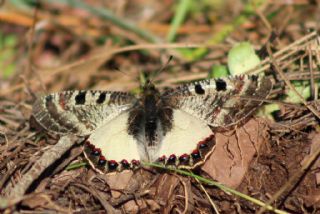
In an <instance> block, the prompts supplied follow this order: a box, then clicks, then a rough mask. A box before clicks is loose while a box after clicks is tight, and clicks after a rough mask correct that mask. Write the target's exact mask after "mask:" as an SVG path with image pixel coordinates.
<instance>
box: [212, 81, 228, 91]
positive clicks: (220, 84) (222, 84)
mask: <svg viewBox="0 0 320 214" xmlns="http://www.w3.org/2000/svg"><path fill="white" fill-rule="evenodd" d="M215 81H216V90H217V91H225V90H226V89H227V83H226V82H225V81H224V80H223V79H216V80H215Z"/></svg>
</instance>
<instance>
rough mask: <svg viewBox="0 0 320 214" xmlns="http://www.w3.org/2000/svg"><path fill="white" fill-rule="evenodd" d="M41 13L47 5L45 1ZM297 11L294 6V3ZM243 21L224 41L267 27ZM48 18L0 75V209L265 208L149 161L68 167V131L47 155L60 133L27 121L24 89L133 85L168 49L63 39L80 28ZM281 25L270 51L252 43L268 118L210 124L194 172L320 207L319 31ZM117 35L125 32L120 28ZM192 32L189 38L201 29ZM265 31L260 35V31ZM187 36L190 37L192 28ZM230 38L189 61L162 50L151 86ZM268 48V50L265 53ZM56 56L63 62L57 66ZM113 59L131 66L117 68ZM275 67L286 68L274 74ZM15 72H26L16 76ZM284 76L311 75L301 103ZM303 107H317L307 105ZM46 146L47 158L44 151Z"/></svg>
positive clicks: (290, 207) (304, 208) (292, 206)
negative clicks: (103, 169) (101, 170)
mask: <svg viewBox="0 0 320 214" xmlns="http://www.w3.org/2000/svg"><path fill="white" fill-rule="evenodd" d="M62 8H63V9H64V10H65V8H64V7H62ZM278 8H279V6H278ZM60 9H61V8H60ZM118 9H119V8H118ZM122 9H124V8H122ZM276 9H277V7H276V6H274V5H269V7H267V9H265V11H264V13H272V12H275V11H276ZM120 11H121V9H120ZM41 13H44V14H46V12H44V11H41ZM234 13H237V12H236V11H234ZM295 13H296V14H301V11H299V10H297V11H295ZM160 14H161V13H160ZM46 15H50V14H46ZM286 15H288V14H285V11H284V12H283V13H281V12H279V14H278V17H285V16H286ZM162 18H164V17H162ZM278 19H279V20H280V19H281V18H278ZM291 19H293V18H291ZM279 20H277V21H278V22H280V21H279ZM94 21H95V22H94V25H95V26H98V27H97V28H95V29H94V30H93V31H90V33H92V34H93V35H99V34H101V32H99V30H97V29H100V30H101V28H99V27H101V26H104V24H103V23H102V22H101V20H99V19H95V20H94ZM247 21H248V22H249V23H248V24H247V25H244V26H243V32H241V31H235V32H233V34H231V36H230V37H229V39H230V38H231V43H232V39H234V38H236V39H237V40H238V41H242V40H245V38H246V39H248V38H259V37H262V36H261V35H265V32H264V29H265V28H263V27H261V26H258V25H257V24H256V23H254V22H252V21H250V20H247ZM277 21H275V23H273V24H276V22H277ZM150 23H152V22H150ZM190 24H192V23H190ZM250 24H251V25H250ZM260 24H261V23H260ZM76 25H79V24H76ZM311 25H312V23H311ZM190 26H191V25H190ZM47 27H49V28H52V29H54V31H56V33H53V34H54V36H53V35H52V32H53V31H51V34H50V33H46V34H40V35H39V36H40V37H39V39H40V42H39V43H38V45H39V46H38V49H35V53H36V54H37V55H36V56H37V58H36V59H35V61H34V63H35V65H36V66H33V67H32V69H31V70H29V71H24V72H20V74H18V73H17V74H12V75H13V76H12V77H11V78H8V79H3V80H2V79H0V83H1V89H3V90H2V92H0V94H1V97H0V106H1V107H0V143H1V144H0V151H1V153H0V160H1V161H0V191H1V197H0V209H2V210H4V212H14V211H19V212H40V211H42V212H49V211H56V212H59V213H70V212H107V213H126V212H127V213H128V212H130V213H140V212H141V213H150V212H163V213H180V212H181V213H183V212H184V213H192V212H194V213H212V212H214V210H215V209H214V208H213V207H212V203H211V202H213V203H214V204H215V205H216V206H217V209H218V210H219V211H220V212H224V213H230V212H244V213H257V212H260V213H262V212H263V211H264V210H263V208H261V207H259V206H257V205H254V204H252V203H251V202H249V201H246V200H244V199H240V198H239V197H237V196H234V195H230V194H228V193H225V192H223V191H221V190H219V189H217V188H215V187H212V186H209V185H206V184H203V187H204V188H201V186H200V184H199V183H198V182H197V181H195V179H193V178H192V177H188V176H181V175H179V174H176V173H174V172H172V171H165V170H156V169H153V168H149V167H147V168H143V169H139V170H137V171H135V172H123V173H119V174H111V175H99V174H97V173H96V172H94V171H93V170H92V169H91V168H90V167H89V166H87V167H81V168H78V169H75V170H72V171H67V170H66V166H67V165H69V164H70V163H73V164H74V163H81V162H84V161H85V159H84V157H83V155H82V153H81V145H80V144H78V143H77V141H76V140H72V142H71V143H70V144H66V143H63V145H64V146H63V147H62V148H61V150H59V151H60V153H63V154H61V155H60V156H59V155H56V157H55V156H53V154H55V153H54V152H53V153H50V152H51V151H52V150H55V149H57V147H56V145H57V144H59V142H60V143H61V139H60V140H58V138H57V137H56V136H48V135H44V134H43V132H39V133H36V132H35V130H34V129H30V125H29V117H30V113H31V104H32V99H33V98H32V93H33V94H35V93H36V94H37V95H38V94H39V92H41V93H47V91H46V92H44V91H39V89H40V88H41V85H43V86H45V88H46V90H48V91H62V90H66V89H75V88H77V89H79V88H81V89H89V88H100V89H112V88H116V89H117V90H133V89H134V88H136V87H137V86H138V82H137V78H136V76H138V75H139V72H141V70H144V71H149V72H152V70H155V69H156V68H157V66H154V64H159V66H158V67H161V66H160V65H161V64H164V63H163V61H161V59H157V57H158V58H160V57H159V56H167V55H168V54H164V55H161V54H160V53H159V50H157V48H159V49H160V48H161V47H164V49H166V48H165V46H161V44H159V45H158V47H157V48H153V49H151V48H149V49H148V45H143V44H142V43H141V40H140V39H141V38H139V36H137V35H133V34H132V32H130V34H131V35H128V38H130V39H131V40H133V41H134V42H135V43H137V44H140V46H137V47H135V48H136V49H134V47H133V50H136V51H121V48H120V46H121V45H124V43H123V42H122V44H117V43H114V42H112V41H111V42H109V43H108V44H105V45H106V46H105V47H99V46H96V45H95V44H94V43H93V42H92V41H85V40H72V39H71V40H70V38H74V36H75V35H81V34H79V31H78V30H73V29H72V28H71V29H68V30H67V31H66V32H64V33H61V32H60V30H61V29H59V25H56V24H54V23H50V24H49V25H48V26H47ZM115 28H116V27H115V26H112V27H110V31H111V32H119V31H117V30H116V29H115ZM200 28H201V26H199V29H200ZM246 28H248V29H246ZM250 28H255V32H250ZM287 28H288V29H295V30H291V31H289V30H288V31H285V32H284V34H285V35H286V36H281V37H277V39H276V41H271V39H270V42H269V44H271V50H272V53H270V52H268V50H267V48H264V47H266V46H263V45H262V44H264V43H262V42H259V43H258V44H259V45H260V46H261V47H262V48H261V49H260V52H259V53H260V54H261V56H263V55H264V56H265V57H264V58H263V61H262V62H261V64H260V65H259V66H258V67H256V68H254V69H252V70H251V71H250V72H249V73H259V72H265V74H266V75H268V76H269V77H270V78H271V79H272V80H273V82H274V90H273V92H272V95H271V97H270V99H269V100H266V101H267V103H272V104H277V105H278V107H279V110H278V111H276V112H273V114H272V117H271V118H273V121H272V120H270V119H269V120H267V119H261V118H257V117H255V118H252V119H250V120H249V121H247V123H245V124H243V126H239V127H236V128H235V129H234V130H231V131H230V132H226V133H216V142H217V146H216V148H215V151H214V153H213V154H212V155H211V156H210V158H209V159H208V160H207V161H206V163H205V164H204V165H203V166H202V167H201V168H199V169H197V170H195V171H194V173H197V174H199V175H202V176H204V177H207V178H210V179H214V180H217V181H219V182H220V183H223V184H225V185H226V186H229V187H232V188H234V189H236V190H238V191H240V192H242V193H245V194H247V195H250V196H253V197H255V198H257V199H259V200H262V201H264V202H268V203H270V204H271V205H272V206H274V207H277V208H279V209H281V210H284V211H286V212H293V213H302V212H305V213H316V212H319V210H320V207H319V201H320V196H319V195H320V191H319V183H320V175H319V174H320V171H319V168H320V166H319V160H317V159H318V152H319V148H320V147H319V127H318V126H319V118H318V113H317V112H319V101H318V100H317V99H318V88H317V87H318V86H317V84H318V79H319V77H320V73H319V67H320V65H319V64H320V61H319V60H320V57H319V56H320V54H319V53H320V48H319V35H318V34H317V32H312V33H308V34H306V33H301V30H299V29H297V28H299V25H293V24H288V26H287ZM91 30H92V29H91ZM121 30H122V32H127V31H126V30H123V29H121ZM85 31H86V30H85V29H84V30H83V31H82V32H85ZM57 32H59V34H58V33H57ZM88 32H89V31H88ZM244 32H246V33H248V35H246V33H244ZM178 33H179V30H178ZM209 33H210V31H209ZM182 34H185V33H182ZM119 35H121V36H125V33H122V34H119ZM197 36H198V38H196V40H197V41H200V40H201V39H199V38H201V37H203V35H197ZM207 38H208V37H207ZM263 38H264V39H265V40H264V41H267V40H266V38H268V37H266V36H264V37H263ZM189 39H190V40H189V41H192V37H190V38H189ZM253 40H254V41H255V40H257V41H260V40H259V39H253ZM48 43H51V45H53V46H56V47H59V48H60V50H59V52H60V53H63V54H62V55H61V56H62V57H61V56H60V55H58V54H56V53H55V52H54V49H50V48H48ZM70 43H71V45H70ZM267 43H268V42H265V44H267ZM119 45H120V46H119ZM184 45H185V44H184ZM49 47H50V46H49ZM222 47H223V48H222ZM228 47H231V46H230V44H223V45H222V46H210V45H208V46H207V47H206V48H208V50H209V54H208V55H207V57H208V59H205V60H199V61H196V60H195V61H194V62H192V63H190V62H188V61H186V60H184V59H183V57H181V55H180V54H179V53H177V52H175V51H171V50H167V52H170V54H174V56H175V57H176V59H177V60H175V61H173V62H172V64H171V65H169V67H168V68H167V70H168V71H170V72H161V73H160V74H159V75H158V77H157V79H156V80H157V81H159V86H160V87H161V86H162V87H163V86H165V87H171V86H174V85H175V84H177V83H178V82H184V81H188V80H193V79H195V78H194V77H198V78H203V77H206V76H207V72H208V71H209V70H210V66H211V65H212V64H226V56H227V50H229V49H230V48H228ZM87 50H89V51H87ZM110 50H114V52H111V51H110ZM128 50H130V48H129V49H128ZM142 50H144V51H145V50H149V51H150V53H151V54H150V55H149V56H146V55H144V54H143V53H141V52H142ZM269 50H270V49H269ZM104 52H105V53H104ZM18 53H19V51H18ZM18 53H17V54H18ZM270 54H272V56H273V57H269V56H270ZM95 56H100V57H101V58H94V57H95ZM210 57H212V58H210ZM73 59H80V60H75V61H74V60H73ZM91 59H92V60H91ZM48 60H49V61H51V64H50V63H48V64H49V65H51V66H52V65H56V64H57V65H59V67H58V68H53V69H52V68H50V69H46V68H44V67H43V66H45V64H46V63H44V62H46V61H48ZM57 60H58V61H57ZM59 61H60V62H59ZM208 61H210V63H208ZM73 62H75V63H73ZM29 63H31V62H29ZM61 64H62V65H63V64H64V65H65V64H68V66H66V67H64V68H63V69H61V67H60V65H61ZM275 64H277V66H278V68H276V67H275V66H274V65H275ZM22 65H23V63H22V64H21V65H19V66H22ZM114 68H116V70H120V71H125V73H126V72H128V73H129V75H126V74H122V73H120V72H117V71H116V72H115V70H114ZM59 69H60V70H59ZM279 69H281V70H279ZM45 70H46V71H45ZM281 71H283V73H284V76H281V75H280V74H279V72H281ZM28 72H29V73H28ZM27 74H29V75H27ZM30 74H33V75H30ZM19 75H20V76H19ZM21 75H22V76H24V77H23V78H21ZM283 77H284V78H286V79H287V80H290V81H303V80H308V81H310V89H311V94H312V97H311V95H310V97H307V102H306V103H305V104H301V102H300V103H295V104H292V103H286V102H284V101H283V99H282V97H283V96H286V94H288V92H289V91H290V87H288V85H287V84H286V83H285V81H284V80H283ZM24 78H25V80H26V81H24V80H23V79H24ZM293 84H294V83H293ZM26 85H27V86H26ZM294 86H296V85H294ZM101 87H102V88H101ZM103 87H105V88H103ZM27 88H29V89H27ZM293 94H294V93H293ZM267 105H268V104H266V106H265V107H267ZM310 108H313V109H315V110H316V112H314V111H310ZM269 116H270V115H269ZM268 118H270V117H268ZM67 145H68V146H69V148H67ZM46 155H47V157H48V158H44V157H46ZM39 161H40V162H39ZM41 161H44V162H43V163H41ZM39 164H40V165H39ZM27 178H28V179H27ZM204 190H205V192H206V193H207V194H205V192H204ZM208 196H209V197H210V198H211V200H209V199H208Z"/></svg>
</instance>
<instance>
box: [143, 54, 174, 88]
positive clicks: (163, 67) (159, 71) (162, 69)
mask: <svg viewBox="0 0 320 214" xmlns="http://www.w3.org/2000/svg"><path fill="white" fill-rule="evenodd" d="M172 59H173V56H172V55H170V57H169V59H168V61H167V62H166V64H164V65H163V66H162V67H161V68H160V69H159V70H158V71H156V72H154V74H153V75H152V77H151V78H150V79H149V82H150V83H152V82H153V80H154V78H155V77H156V76H158V75H159V74H160V73H161V72H162V71H164V70H165V69H167V68H168V66H169V63H170V62H171V60H172Z"/></svg>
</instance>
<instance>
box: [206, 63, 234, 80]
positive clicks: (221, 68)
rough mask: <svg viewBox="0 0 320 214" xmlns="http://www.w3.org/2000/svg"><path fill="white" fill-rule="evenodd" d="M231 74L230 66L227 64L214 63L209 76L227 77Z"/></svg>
mask: <svg viewBox="0 0 320 214" xmlns="http://www.w3.org/2000/svg"><path fill="white" fill-rule="evenodd" d="M228 75H229V71H228V68H227V67H226V66H225V65H213V66H212V68H211V71H210V72H209V75H208V77H209V78H219V77H226V76H228Z"/></svg>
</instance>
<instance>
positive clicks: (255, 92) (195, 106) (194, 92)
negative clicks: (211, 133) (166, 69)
mask: <svg viewBox="0 0 320 214" xmlns="http://www.w3.org/2000/svg"><path fill="white" fill-rule="evenodd" d="M271 88H272V83H271V81H270V80H269V79H268V78H266V77H264V76H247V75H243V76H235V77H225V78H218V79H209V80H203V81H199V82H194V83H190V84H185V85H182V86H180V87H178V88H176V89H173V90H169V91H167V92H165V93H164V94H163V99H166V100H168V101H167V102H168V103H170V104H171V105H172V107H173V108H175V109H180V110H183V111H185V112H187V113H189V114H191V115H193V116H194V117H196V118H199V119H201V120H203V121H205V122H206V123H207V124H208V125H210V126H211V127H212V128H214V129H222V130H225V129H228V128H229V127H231V126H234V125H236V124H238V123H240V122H241V121H243V120H244V119H246V118H248V116H249V115H250V114H252V112H254V110H255V109H256V108H257V107H258V106H259V105H260V104H261V103H262V100H264V99H266V97H267V96H268V95H269V93H270V91H271Z"/></svg>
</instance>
